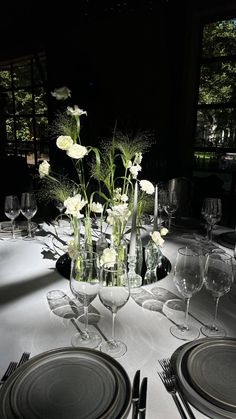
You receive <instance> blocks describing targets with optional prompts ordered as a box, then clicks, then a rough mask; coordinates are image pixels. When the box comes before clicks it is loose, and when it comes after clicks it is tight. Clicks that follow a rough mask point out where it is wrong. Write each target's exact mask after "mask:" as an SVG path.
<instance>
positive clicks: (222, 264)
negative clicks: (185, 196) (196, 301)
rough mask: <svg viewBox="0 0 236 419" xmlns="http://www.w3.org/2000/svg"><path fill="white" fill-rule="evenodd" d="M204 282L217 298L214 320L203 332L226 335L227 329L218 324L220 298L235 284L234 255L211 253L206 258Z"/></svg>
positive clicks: (207, 334) (220, 335)
mask: <svg viewBox="0 0 236 419" xmlns="http://www.w3.org/2000/svg"><path fill="white" fill-rule="evenodd" d="M204 277H205V278H204V284H205V287H206V289H207V290H208V291H210V292H211V294H212V295H213V298H214V300H215V313H214V320H213V323H212V324H211V325H206V326H202V327H201V332H202V333H203V334H204V335H205V336H208V337H211V336H213V337H224V336H225V335H226V331H225V330H224V328H223V327H220V326H219V325H218V324H217V313H218V305H219V299H220V297H221V296H222V295H224V294H226V293H228V292H229V291H230V289H231V286H232V284H233V264H232V257H231V256H230V255H228V254H227V253H221V252H214V253H210V254H209V255H208V256H207V259H206V265H205V274H204Z"/></svg>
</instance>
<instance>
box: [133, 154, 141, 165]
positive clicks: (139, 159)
mask: <svg viewBox="0 0 236 419" xmlns="http://www.w3.org/2000/svg"><path fill="white" fill-rule="evenodd" d="M142 159H143V156H142V153H135V158H134V163H135V164H140V163H141V161H142Z"/></svg>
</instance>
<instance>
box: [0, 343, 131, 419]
mask: <svg viewBox="0 0 236 419" xmlns="http://www.w3.org/2000/svg"><path fill="white" fill-rule="evenodd" d="M130 399H131V385H130V381H129V378H128V376H127V373H126V372H125V370H124V369H123V367H122V366H121V365H120V364H119V363H118V362H117V361H116V360H114V359H113V358H111V357H110V356H108V355H106V354H103V353H101V352H99V351H95V350H93V349H87V348H85V349H82V348H59V349H55V350H52V351H47V352H44V353H42V354H40V355H37V356H35V357H33V358H31V360H30V361H28V362H27V363H26V364H25V365H23V366H22V367H20V368H19V369H17V370H16V371H15V372H14V373H13V374H12V375H11V377H10V378H9V379H8V380H7V381H6V383H5V384H4V386H3V388H2V389H1V392H0V417H1V418H4V419H16V418H19V417H22V418H30V419H36V418H37V419H38V418H47V419H65V418H66V419H67V418H70V419H78V417H79V418H80V419H85V418H86V419H93V418H94V419H98V418H100V419H102V418H104V419H105V418H106V419H114V418H117V419H118V418H119V419H120V418H126V417H127V415H128V412H129V408H130Z"/></svg>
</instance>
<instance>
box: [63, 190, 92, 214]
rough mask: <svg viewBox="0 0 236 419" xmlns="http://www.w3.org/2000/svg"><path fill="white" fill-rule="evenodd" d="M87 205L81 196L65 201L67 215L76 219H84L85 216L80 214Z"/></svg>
mask: <svg viewBox="0 0 236 419" xmlns="http://www.w3.org/2000/svg"><path fill="white" fill-rule="evenodd" d="M86 204H87V202H86V201H85V200H84V199H82V197H81V195H80V194H77V195H75V196H72V197H69V198H67V199H66V200H65V201H64V205H65V207H66V211H65V213H66V214H69V215H73V217H76V218H83V214H81V213H80V211H81V210H82V208H83V207H84V206H85V205H86Z"/></svg>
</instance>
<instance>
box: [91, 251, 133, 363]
mask: <svg viewBox="0 0 236 419" xmlns="http://www.w3.org/2000/svg"><path fill="white" fill-rule="evenodd" d="M100 279H101V287H100V290H99V293H98V295H99V298H100V301H101V302H102V304H103V305H104V306H105V307H106V308H107V309H108V310H110V311H111V312H112V336H111V339H110V340H108V341H107V342H104V343H102V345H101V351H102V352H105V353H106V354H108V355H111V356H113V357H114V358H119V357H121V356H123V355H124V354H125V353H126V351H127V347H126V345H125V343H123V342H121V341H118V340H116V338H115V317H116V314H117V312H118V310H120V309H121V308H122V307H124V305H125V304H126V303H127V301H128V300H129V296H130V285H129V278H128V273H127V267H126V264H125V263H124V262H123V261H121V260H119V258H118V256H117V255H116V257H115V259H114V261H113V262H112V263H105V264H104V265H102V267H101V275H100Z"/></svg>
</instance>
